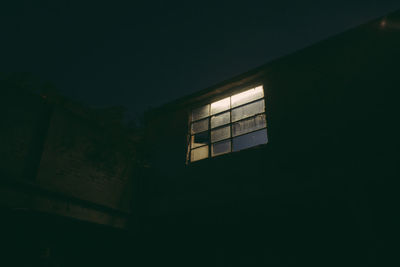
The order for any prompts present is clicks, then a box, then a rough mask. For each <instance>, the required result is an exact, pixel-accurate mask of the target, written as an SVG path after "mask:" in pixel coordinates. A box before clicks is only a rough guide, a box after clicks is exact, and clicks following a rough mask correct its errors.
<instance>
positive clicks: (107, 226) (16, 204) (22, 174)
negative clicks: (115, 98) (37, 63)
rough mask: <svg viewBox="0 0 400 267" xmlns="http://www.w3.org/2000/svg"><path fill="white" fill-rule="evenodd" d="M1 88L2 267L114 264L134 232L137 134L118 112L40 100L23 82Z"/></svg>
mask: <svg viewBox="0 0 400 267" xmlns="http://www.w3.org/2000/svg"><path fill="white" fill-rule="evenodd" d="M0 85H1V97H0V102H1V108H2V112H1V116H2V119H1V125H2V127H1V131H0V140H1V146H0V151H1V153H0V157H1V161H0V167H1V168H0V175H1V180H0V195H1V197H0V208H1V210H0V211H1V216H2V224H1V225H2V230H3V231H4V232H2V233H3V234H2V240H3V242H4V244H3V245H5V246H6V248H7V249H6V250H5V251H6V252H7V253H5V256H6V255H7V256H10V258H7V257H6V258H4V257H2V259H1V262H2V263H0V264H1V265H3V264H4V263H5V262H7V260H9V262H10V263H12V265H11V266H36V265H39V264H40V262H42V263H43V262H46V261H47V262H49V261H52V262H54V263H57V264H58V263H60V262H61V263H62V266H64V265H65V264H67V265H68V266H76V265H79V266H80V265H99V264H101V263H106V262H107V261H105V259H107V258H109V259H110V260H112V262H114V258H115V257H117V255H119V256H121V251H122V248H121V246H122V244H121V242H123V240H124V239H125V236H126V231H127V229H128V228H129V227H131V226H132V227H133V228H134V224H135V223H134V221H135V220H134V219H133V218H134V216H132V213H131V211H132V209H134V203H135V200H134V196H135V195H137V194H133V190H134V188H136V186H134V185H133V183H134V178H136V177H135V176H137V175H138V172H137V171H134V169H135V168H137V162H138V161H139V160H138V150H137V148H138V145H137V144H138V142H139V138H138V136H137V133H136V132H132V131H130V130H129V129H127V128H126V127H124V126H123V125H121V124H120V123H119V122H118V120H117V119H118V109H114V110H113V109H110V110H92V109H89V108H85V107H83V106H81V105H78V104H75V103H73V102H71V101H68V100H67V99H64V98H62V97H61V96H58V95H54V94H43V93H42V94H37V93H33V92H32V90H30V89H27V88H25V87H27V86H22V85H21V82H19V81H18V79H17V80H15V79H14V80H13V79H3V80H1V84H0ZM28 88H30V86H28ZM131 222H132V223H131ZM100 241H101V242H100ZM115 244H120V245H119V246H116V245H115ZM99 254H100V255H104V256H103V257H101V256H98V255H99Z"/></svg>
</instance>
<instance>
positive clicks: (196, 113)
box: [192, 105, 210, 121]
mask: <svg viewBox="0 0 400 267" xmlns="http://www.w3.org/2000/svg"><path fill="white" fill-rule="evenodd" d="M208 115H210V105H205V106H202V107H199V108H196V109H194V110H193V111H192V121H197V120H199V119H202V118H205V117H207V116H208Z"/></svg>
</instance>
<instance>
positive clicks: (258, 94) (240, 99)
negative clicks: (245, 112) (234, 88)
mask: <svg viewBox="0 0 400 267" xmlns="http://www.w3.org/2000/svg"><path fill="white" fill-rule="evenodd" d="M262 97H264V90H263V87H262V86H258V87H256V88H253V89H250V90H247V91H244V92H242V93H239V94H236V95H233V96H232V108H234V107H237V106H240V105H243V104H246V103H249V102H251V101H254V100H256V99H259V98H262Z"/></svg>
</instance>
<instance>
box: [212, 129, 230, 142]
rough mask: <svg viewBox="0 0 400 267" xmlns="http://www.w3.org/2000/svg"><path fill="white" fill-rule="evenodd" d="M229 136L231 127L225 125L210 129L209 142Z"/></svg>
mask: <svg viewBox="0 0 400 267" xmlns="http://www.w3.org/2000/svg"><path fill="white" fill-rule="evenodd" d="M229 137H231V127H230V126H229V125H228V126H225V127H222V128H218V129H215V130H212V131H211V142H217V141H220V140H223V139H226V138H229Z"/></svg>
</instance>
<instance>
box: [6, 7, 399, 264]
mask: <svg viewBox="0 0 400 267" xmlns="http://www.w3.org/2000/svg"><path fill="white" fill-rule="evenodd" d="M399 47H400V13H399V12H395V13H393V14H391V15H388V16H387V17H385V18H381V19H377V20H375V21H372V22H370V23H367V24H365V25H361V26H359V27H357V28H354V29H351V30H349V31H347V32H344V33H342V34H340V35H337V36H334V37H332V38H329V39H327V40H325V41H322V42H319V43H317V44H315V45H313V46H310V47H308V48H306V49H302V50H300V51H298V52H296V53H293V54H291V55H288V56H285V57H283V58H280V59H278V60H275V61H272V62H270V63H267V64H266V65H263V66H261V67H259V68H257V69H254V70H252V71H249V72H247V73H244V74H242V75H239V76H237V77H234V78H232V79H230V80H227V81H224V82H222V83H220V84H217V85H215V86H212V87H210V88H207V89H205V90H203V91H200V92H198V93H196V94H193V95H190V96H186V97H183V98H182V99H179V100H177V101H174V102H172V103H170V104H167V105H165V106H163V107H160V108H158V109H154V110H152V111H150V112H148V113H147V114H146V116H145V117H146V127H145V128H144V129H143V130H142V131H143V132H140V134H139V132H137V131H136V132H133V133H132V132H130V131H129V130H128V129H126V128H124V127H122V126H121V125H119V124H118V123H114V120H113V119H112V118H111V119H106V117H107V116H108V115H107V114H108V113H101V114H99V113H96V112H95V113H93V112H91V111H87V110H82V109H81V108H80V107H77V106H74V105H72V104H71V103H69V102H67V101H62V100H60V99H58V100H57V99H52V98H51V97H48V96H47V95H42V96H41V97H40V96H38V95H34V94H28V93H24V94H21V93H20V91H16V90H15V88H13V87H12V86H10V84H7V83H2V84H1V85H2V88H5V89H7V90H3V89H2V97H1V98H0V101H1V102H2V105H1V106H2V108H4V107H5V111H3V112H2V113H1V114H2V115H3V118H2V131H1V132H0V137H1V139H0V140H1V142H2V145H1V151H2V153H1V165H0V166H1V173H0V174H1V176H2V177H1V183H0V190H1V191H0V193H1V202H0V204H1V212H2V214H3V215H4V218H6V219H5V220H3V223H5V224H4V226H3V227H2V229H3V230H4V232H5V236H7V237H8V239H7V238H6V239H5V240H7V242H6V243H7V247H8V249H9V250H7V251H10V252H11V253H9V256H11V257H13V259H15V260H16V262H18V263H23V264H25V265H28V266H29V263H31V259H36V258H37V257H36V256H35V255H37V254H38V253H39V254H40V255H47V254H49V253H50V254H51V255H53V254H54V256H52V257H54V259H55V260H58V262H61V263H62V264H60V265H61V266H64V265H65V266H76V265H89V266H94V265H107V266H109V265H123V263H126V264H136V265H140V266H158V265H164V266H262V265H266V266H339V265H340V266H385V265H390V266H392V265H393V266H395V265H396V264H393V263H394V262H396V263H398V260H397V257H396V253H397V250H396V249H395V246H394V245H393V244H395V241H396V240H395V238H394V237H393V236H394V232H395V231H394V229H396V228H397V225H398V223H399V221H398V219H397V214H396V213H397V212H396V211H397V208H398V204H399V201H398V197H397V195H398V193H397V190H396V189H397V188H398V187H397V183H396V181H397V177H398V176H399V171H398V156H397V153H398V150H399V143H400V141H399V136H400V131H399V127H398V126H397V124H398V123H397V121H398V118H399V115H400V112H399V106H398V103H397V102H398V99H399V96H400V94H399V84H400V75H399V74H398V73H399V70H400V68H399V62H400V49H399ZM199 79H201V77H199ZM188 86H190V85H188ZM4 92H5V93H4ZM36 247H38V249H39V250H40V248H41V250H40V251H39V252H37V251H36V252H35V248H36ZM32 251H33V252H32ZM49 251H50V252H49ZM35 253H36V254H35ZM21 256H24V257H21ZM35 257H36V258H35ZM46 257H47V258H49V257H48V255H47V256H45V258H46ZM50 258H51V257H50ZM16 265H17V264H16ZM21 265H22V264H21ZM31 265H32V264H31Z"/></svg>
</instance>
